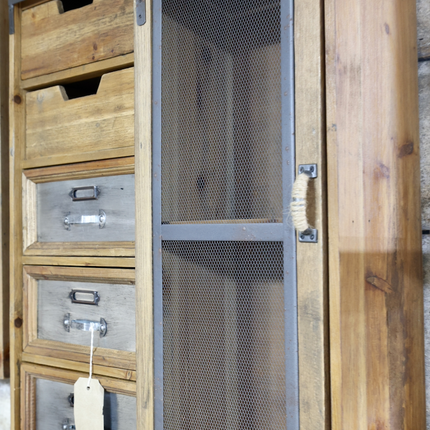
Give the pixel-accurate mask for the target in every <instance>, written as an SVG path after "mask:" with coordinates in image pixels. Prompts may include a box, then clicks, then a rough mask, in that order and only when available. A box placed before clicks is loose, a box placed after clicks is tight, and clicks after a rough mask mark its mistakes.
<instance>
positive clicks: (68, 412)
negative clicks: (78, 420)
mask: <svg viewBox="0 0 430 430" xmlns="http://www.w3.org/2000/svg"><path fill="white" fill-rule="evenodd" d="M70 394H73V385H69V384H64V383H61V382H56V381H49V380H45V379H36V430H61V429H62V425H63V422H64V420H66V419H68V420H69V423H70V424H73V423H74V422H75V420H74V414H73V412H74V409H73V407H72V406H71V405H70V402H69V396H70ZM103 414H104V423H105V425H104V428H105V430H131V429H135V428H136V398H135V397H132V396H125V395H122V394H115V393H109V392H107V391H105V396H104V410H103Z"/></svg>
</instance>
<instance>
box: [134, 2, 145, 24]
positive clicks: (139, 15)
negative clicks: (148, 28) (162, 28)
mask: <svg viewBox="0 0 430 430" xmlns="http://www.w3.org/2000/svg"><path fill="white" fill-rule="evenodd" d="M136 23H137V25H144V24H145V23H146V1H145V0H136Z"/></svg>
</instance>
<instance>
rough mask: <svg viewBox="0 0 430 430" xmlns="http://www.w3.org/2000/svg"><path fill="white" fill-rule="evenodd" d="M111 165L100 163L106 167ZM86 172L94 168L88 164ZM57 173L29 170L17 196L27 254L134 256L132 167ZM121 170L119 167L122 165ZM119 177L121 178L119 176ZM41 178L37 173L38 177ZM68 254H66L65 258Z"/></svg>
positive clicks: (46, 170)
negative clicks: (20, 199)
mask: <svg viewBox="0 0 430 430" xmlns="http://www.w3.org/2000/svg"><path fill="white" fill-rule="evenodd" d="M110 164H112V163H109V162H105V165H106V166H108V165H110ZM88 165H89V168H91V167H92V166H98V165H99V163H88ZM73 167H74V166H73V165H71V166H68V169H69V175H61V174H58V168H47V169H41V170H40V171H39V172H43V171H45V172H47V175H48V176H44V177H40V176H34V174H35V173H36V175H37V171H36V172H35V171H33V170H32V171H29V172H28V175H30V177H28V178H27V180H26V181H25V191H24V194H23V205H24V214H23V225H24V231H25V232H26V233H27V234H26V235H25V238H24V252H25V253H26V254H27V255H97V256H100V255H104V256H132V255H134V237H135V232H134V230H135V199H134V174H133V173H131V172H132V170H133V168H132V165H129V166H128V174H127V169H120V170H119V169H116V170H115V169H114V170H113V171H112V173H110V174H107V173H108V172H111V170H109V169H107V168H105V169H96V170H94V171H90V170H89V171H87V172H86V174H85V175H83V174H82V172H79V171H73ZM123 167H124V166H123ZM119 173H124V174H119ZM41 174H42V173H41ZM71 253H72V254H71Z"/></svg>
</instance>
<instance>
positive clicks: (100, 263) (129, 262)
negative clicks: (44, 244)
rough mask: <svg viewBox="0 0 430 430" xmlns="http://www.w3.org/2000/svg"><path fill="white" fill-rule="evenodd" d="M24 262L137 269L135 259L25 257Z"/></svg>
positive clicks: (41, 264) (38, 264)
mask: <svg viewBox="0 0 430 430" xmlns="http://www.w3.org/2000/svg"><path fill="white" fill-rule="evenodd" d="M22 262H23V264H29V265H36V266H46V265H49V266H81V267H124V268H126V267H129V268H133V267H135V259H134V258H132V257H70V256H67V257H53V256H24V257H23V258H22Z"/></svg>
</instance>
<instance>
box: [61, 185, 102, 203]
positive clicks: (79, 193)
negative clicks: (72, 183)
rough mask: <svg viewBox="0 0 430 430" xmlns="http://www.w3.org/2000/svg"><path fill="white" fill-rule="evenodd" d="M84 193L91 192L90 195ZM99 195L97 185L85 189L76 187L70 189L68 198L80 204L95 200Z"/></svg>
mask: <svg viewBox="0 0 430 430" xmlns="http://www.w3.org/2000/svg"><path fill="white" fill-rule="evenodd" d="M86 191H92V193H91V194H89V193H87V192H86ZM99 195H100V189H99V187H97V185H93V186H87V187H76V188H72V191H70V193H69V196H70V197H71V198H72V201H74V202H82V201H84V200H97V199H98V198H99Z"/></svg>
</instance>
